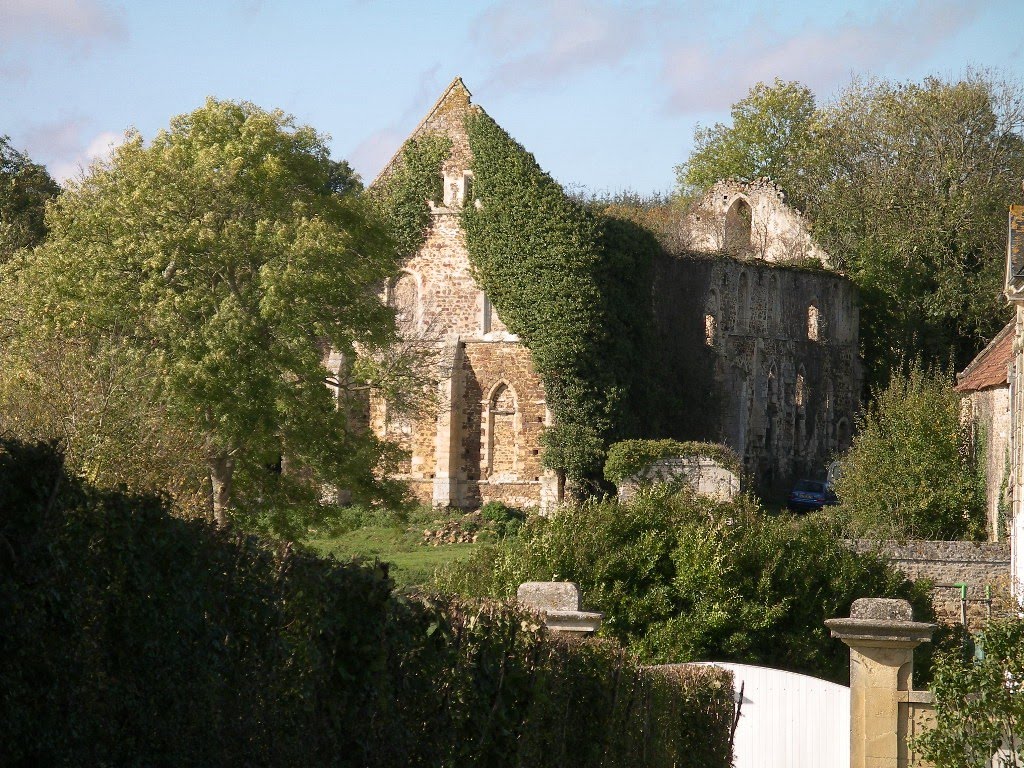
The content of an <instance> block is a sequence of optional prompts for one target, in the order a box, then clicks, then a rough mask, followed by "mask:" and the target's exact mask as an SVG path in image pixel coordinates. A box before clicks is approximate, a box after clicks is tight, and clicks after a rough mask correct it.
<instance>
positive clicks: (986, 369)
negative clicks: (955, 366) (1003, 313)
mask: <svg viewBox="0 0 1024 768" xmlns="http://www.w3.org/2000/svg"><path fill="white" fill-rule="evenodd" d="M1016 324H1017V321H1016V320H1011V321H1010V322H1008V323H1007V324H1006V327H1005V328H1003V330H1001V331H1000V332H999V333H997V334H996V337H995V338H994V339H992V341H990V342H989V344H988V346H987V347H985V348H984V349H983V350H981V352H979V353H978V356H977V357H976V358H974V359H973V360H972V361H971V364H970V365H968V366H967V367H966V368H964V370H963V372H962V373H959V374H957V377H956V378H957V385H956V391H957V392H977V391H979V390H982V389H989V388H991V387H1005V386H1007V385H1008V384H1009V381H1008V378H1007V366H1008V365H1009V364H1010V360H1011V359H1012V358H1013V337H1014V328H1015V326H1016Z"/></svg>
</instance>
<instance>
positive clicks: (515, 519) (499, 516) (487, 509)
mask: <svg viewBox="0 0 1024 768" xmlns="http://www.w3.org/2000/svg"><path fill="white" fill-rule="evenodd" d="M480 517H481V518H483V520H484V521H485V522H488V523H490V524H491V525H492V526H493V528H494V532H495V533H496V534H497V535H498V537H499V538H505V537H506V536H509V535H512V534H515V533H516V532H517V531H518V530H519V528H520V527H521V526H522V524H523V521H524V520H526V513H525V512H523V510H521V509H516V508H515V507H509V506H507V505H505V504H503V503H502V502H500V501H488V502H487V503H486V504H484V505H483V506H482V507H480Z"/></svg>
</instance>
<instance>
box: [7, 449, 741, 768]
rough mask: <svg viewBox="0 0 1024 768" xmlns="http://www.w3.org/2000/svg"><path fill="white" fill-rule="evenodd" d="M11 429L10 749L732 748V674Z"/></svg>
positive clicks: (551, 753)
mask: <svg viewBox="0 0 1024 768" xmlns="http://www.w3.org/2000/svg"><path fill="white" fill-rule="evenodd" d="M391 586H392V585H391V582H390V580H389V579H388V578H387V573H386V569H384V568H382V567H375V568H366V567H360V566H356V565H352V564H342V563H338V562H337V561H333V560H324V559H320V558H316V557H313V556H311V555H309V554H307V553H305V552H303V551H301V550H299V549H296V548H294V547H293V546H292V545H289V544H282V543H275V542H269V541H265V540H260V539H257V538H255V537H252V536H242V535H238V534H237V533H235V532H233V531H231V530H225V529H217V528H214V527H212V526H211V525H209V524H208V523H206V522H203V521H184V520H181V519H178V518H175V517H172V516H170V515H169V514H168V513H167V509H166V508H165V504H164V502H163V500H161V499H158V498H153V497H144V496H132V495H127V494H124V493H120V492H112V491H102V490H97V489H95V488H92V487H90V486H88V485H85V484H83V483H82V482H80V481H78V480H75V479H74V478H72V477H70V476H69V475H68V474H67V473H66V472H65V471H64V469H63V466H62V463H61V461H60V459H59V457H58V456H57V455H56V454H55V453H54V452H53V451H52V450H50V449H48V448H45V447H27V446H24V445H18V444H12V443H11V444H4V445H3V446H0V654H2V658H3V659H4V664H3V665H0V764H2V765H53V766H71V765H153V764H160V765H163V764H180V765H250V766H293V765H299V764H310V765H325V766H326V765H359V766H371V767H373V768H376V767H378V766H380V767H383V766H395V765H409V766H455V765H460V766H461V765H470V766H473V765H482V766H496V767H497V768H502V767H503V766H531V767H532V766H555V765H559V766H561V765H565V764H566V763H571V764H574V765H580V766H597V765H601V766H627V765H629V766H633V765H644V766H665V768H668V766H682V767H683V768H688V767H689V766H694V767H696V766H710V767H711V768H726V766H728V765H729V759H730V754H729V752H730V747H729V726H730V722H731V717H732V691H731V684H730V676H729V675H728V674H727V673H724V672H722V671H720V670H692V671H686V670H682V671H671V670H670V671H652V670H644V669H641V668H640V667H638V666H637V664H636V662H635V661H633V660H632V658H631V657H630V656H629V655H627V654H626V653H625V652H624V651H623V650H622V649H621V648H620V647H618V646H616V645H615V644H611V643H606V642H604V643H602V642H596V643H595V642H579V641H572V640H562V639H559V638H554V637H551V636H550V635H549V633H548V632H547V631H546V630H544V629H543V627H542V626H541V624H540V622H539V621H538V619H537V617H536V616H535V615H533V614H529V613H525V612H523V611H521V610H518V609H516V608H515V607H514V606H511V605H508V604H494V603H474V604H464V603H461V602H459V601H457V600H455V599H454V598H431V597H424V596H407V597H399V596H394V595H392V594H391Z"/></svg>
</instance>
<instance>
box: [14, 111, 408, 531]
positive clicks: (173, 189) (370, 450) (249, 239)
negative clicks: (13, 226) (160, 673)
mask: <svg viewBox="0 0 1024 768" xmlns="http://www.w3.org/2000/svg"><path fill="white" fill-rule="evenodd" d="M339 173H341V171H340V170H339V166H338V164H336V163H332V161H330V159H329V156H328V152H327V148H326V145H325V144H324V141H323V139H322V137H320V136H319V135H317V134H316V132H315V131H313V130H312V129H311V128H308V127H304V126H296V125H295V124H294V121H293V119H292V118H290V117H288V116H287V115H285V114H284V113H282V112H280V111H274V112H266V111H263V110H261V109H259V108H258V107H256V106H255V105H253V104H249V103H235V102H227V101H217V100H215V99H209V100H208V101H207V103H206V105H205V106H204V107H202V108H201V109H198V110H196V111H195V112H192V113H190V114H188V115H181V116H179V117H176V118H174V119H173V120H172V121H171V128H170V130H168V131H163V132H161V133H159V134H158V135H157V136H156V137H155V138H154V139H153V140H152V142H151V143H150V144H149V145H146V144H145V143H144V142H143V140H142V137H141V136H139V135H137V134H133V135H129V137H128V140H127V141H126V142H125V144H123V145H122V146H121V147H119V148H118V149H117V150H116V151H115V153H114V155H113V157H112V159H111V160H110V161H109V162H106V163H104V164H100V165H96V166H94V167H93V168H92V169H90V172H89V173H88V174H87V175H86V176H85V177H84V178H83V179H81V180H80V181H79V182H76V183H73V184H72V185H71V186H70V187H69V188H68V190H67V191H66V193H65V194H64V195H62V197H61V198H60V200H59V201H58V203H57V204H56V205H54V206H53V208H52V211H51V213H50V219H49V221H50V224H51V227H52V236H51V237H50V239H49V241H48V242H47V243H46V244H45V245H44V246H43V247H41V248H39V249H38V250H37V251H35V252H34V253H32V254H31V255H30V256H28V257H26V259H25V260H24V262H23V263H19V264H18V265H16V266H15V267H14V268H12V269H10V270H8V275H7V278H6V281H5V284H4V295H3V296H2V303H3V306H4V308H5V309H6V311H5V313H4V314H5V315H6V316H7V317H8V318H9V320H8V321H7V326H6V328H5V331H6V333H7V334H8V335H9V336H10V337H11V338H12V343H11V344H10V345H7V346H6V347H5V349H4V351H3V354H4V355H5V358H6V360H5V367H10V368H13V369H14V370H16V371H21V372H24V373H26V374H27V375H30V376H34V378H35V379H36V380H37V381H39V380H40V378H41V377H40V376H37V375H36V371H35V370H34V366H35V364H36V362H35V361H36V360H37V358H38V354H37V351H38V350H39V348H40V347H46V346H48V345H52V344H56V343H58V341H59V340H61V339H64V340H67V341H70V342H73V343H82V344H84V345H86V346H88V347H90V348H92V349H96V348H100V347H113V348H121V349H124V350H125V354H124V355H122V356H121V359H123V360H125V361H129V360H130V361H131V362H132V365H131V366H128V365H127V363H125V366H124V367H122V368H121V369H120V374H121V376H122V377H123V380H124V381H130V382H132V386H131V387H130V389H132V390H133V391H138V390H139V389H142V390H143V391H144V393H145V394H144V395H143V396H144V398H145V399H146V400H155V401H156V402H157V403H158V404H159V410H160V412H161V413H162V414H163V416H164V418H165V419H166V421H167V424H168V429H171V430H176V431H179V432H181V431H184V432H187V433H189V434H191V435H195V436H197V437H198V440H197V441H196V442H198V444H199V446H200V448H199V449H198V450H197V452H199V453H202V454H205V460H207V461H208V463H209V472H210V473H211V475H216V474H217V473H218V472H219V471H220V470H218V469H217V468H218V467H219V468H221V469H225V470H226V472H227V474H226V475H225V476H224V477H219V478H218V477H214V478H213V482H214V484H215V485H217V484H220V485H221V486H222V487H223V488H224V489H225V490H226V491H227V492H228V496H226V497H223V498H222V497H220V496H218V495H217V494H216V493H215V494H214V500H215V506H218V509H217V513H218V516H220V517H222V518H223V516H224V515H226V514H227V512H228V510H229V508H230V507H231V506H232V503H233V502H242V501H245V503H246V505H248V507H247V509H245V510H242V509H237V510H236V511H237V512H239V514H240V515H241V517H240V519H246V520H249V521H253V520H255V519H261V517H260V516H261V513H260V511H259V508H260V507H261V506H262V505H264V504H265V503H266V500H267V499H269V498H271V497H273V498H275V503H280V504H284V505H285V507H287V506H288V502H287V498H288V494H287V493H284V489H285V488H292V489H293V490H294V491H295V492H296V494H298V495H296V496H293V497H292V498H293V501H294V502H295V503H296V504H298V505H299V506H300V507H304V508H306V509H309V508H312V509H316V507H317V506H318V502H317V501H316V499H317V498H318V497H319V495H320V494H319V492H310V491H312V490H313V489H319V488H320V487H322V486H324V485H333V486H341V487H346V488H349V489H351V490H352V491H353V492H354V493H356V494H357V495H363V496H365V497H368V498H375V497H376V498H379V497H380V496H381V495H382V494H384V493H385V492H386V493H387V494H388V496H389V498H390V497H391V491H393V488H390V487H388V486H387V485H386V484H385V483H384V482H376V481H375V480H374V478H377V479H378V480H381V479H382V474H381V470H382V469H383V466H386V464H387V452H386V451H385V450H384V449H383V448H382V447H381V446H379V445H378V444H377V441H376V440H375V438H374V437H373V435H372V434H368V433H366V432H365V431H363V430H358V429H354V428H352V427H351V426H350V425H349V423H348V420H347V417H346V412H345V410H344V409H339V408H338V407H337V406H338V398H339V397H340V398H341V399H344V398H345V397H346V395H347V393H345V392H340V393H339V392H334V393H332V391H331V390H330V389H329V388H328V387H327V386H326V383H327V376H328V371H327V370H326V368H325V367H324V365H323V357H324V351H325V349H326V348H328V347H330V348H333V349H335V350H339V351H341V352H343V353H345V354H347V355H348V356H349V358H354V357H355V352H354V350H355V349H356V348H359V349H361V350H365V351H366V352H367V353H372V352H373V351H375V350H377V349H379V348H382V347H385V346H387V345H389V344H390V343H392V342H393V341H394V340H395V332H394V324H393V317H392V314H391V312H390V311H389V310H388V309H387V308H386V307H385V306H383V304H382V302H381V301H380V299H379V298H378V296H377V295H376V293H375V291H374V290H373V285H374V284H375V283H378V282H379V281H381V280H383V279H384V278H385V277H386V276H387V275H389V274H390V273H391V272H392V271H393V270H394V268H395V265H396V261H395V258H396V257H395V251H394V246H393V243H392V241H391V239H390V237H389V236H388V235H387V233H386V231H385V230H384V228H383V227H382V226H381V225H380V224H378V223H377V222H376V219H375V215H374V214H373V212H372V211H371V209H370V206H369V204H368V203H367V202H366V201H364V200H362V199H361V198H359V197H356V196H355V195H353V194H345V195H338V194H334V192H333V191H332V190H333V189H334V188H335V187H338V186H339V185H341V186H342V187H344V188H346V189H347V188H350V187H352V184H351V180H349V181H345V179H344V178H342V176H343V174H342V176H339ZM55 386H57V384H56V383H55ZM147 387H150V388H151V389H147ZM5 391H6V394H5V395H4V396H5V397H6V398H7V402H6V405H7V406H8V407H11V406H12V405H13V404H14V402H13V398H16V397H19V396H20V394H19V393H20V392H22V390H21V389H19V388H18V387H16V386H9V387H7V388H6V390H5ZM0 392H2V390H0ZM43 394H44V396H45V397H47V398H48V399H50V401H51V403H52V408H51V412H52V417H51V419H52V420H54V421H61V420H65V419H66V418H67V417H68V416H67V413H66V412H61V410H60V409H61V408H63V407H65V406H64V405H58V403H57V402H55V399H56V398H54V394H53V392H52V388H46V387H44V388H43ZM112 396H116V395H112ZM84 407H85V408H91V407H93V406H92V405H88V404H86V405H84ZM83 415H84V414H81V413H78V414H76V415H75V416H73V417H72V418H81V417H82V416H83ZM34 428H35V427H31V428H30V426H29V425H27V424H26V425H25V432H23V434H33V432H32V431H31V429H34ZM34 434H38V433H34ZM107 437H108V438H109V440H110V442H109V443H107V444H106V445H105V446H97V447H96V449H95V450H94V451H92V453H96V452H98V451H100V450H103V449H106V450H116V451H119V452H124V451H125V450H128V451H129V452H135V451H139V452H143V453H145V452H147V451H149V450H150V446H149V445H148V444H147V443H146V442H145V441H144V440H142V441H139V440H136V441H131V442H129V443H128V446H130V448H129V447H128V446H123V445H115V444H114V441H115V440H116V439H117V438H115V437H114V436H112V435H109V434H108V435H107ZM75 439H76V440H80V439H88V435H81V436H79V435H78V434H77V433H76V435H75ZM79 446H80V442H78V443H76V444H74V445H69V449H70V453H71V455H72V456H73V457H76V456H77V455H78V454H79V453H80V449H79ZM282 454H283V455H286V456H287V457H288V466H289V470H290V472H291V477H290V478H289V479H288V480H287V481H284V482H282V481H281V480H280V478H279V477H278V476H277V475H276V473H268V472H267V471H265V470H262V471H261V470H260V469H259V468H260V467H262V466H264V465H266V464H267V463H268V460H267V457H268V456H274V457H276V456H278V455H282ZM382 456H383V457H385V460H384V465H382V466H378V462H379V461H380V459H381V457H382ZM269 463H276V459H275V461H273V462H269ZM232 467H239V468H240V469H241V470H242V471H241V472H240V474H239V483H237V484H235V485H234V491H235V494H234V498H233V499H232V498H231V495H230V489H231V488H232V477H231V472H232V470H231V468H232ZM132 484H133V486H134V487H147V486H146V485H145V484H140V483H137V482H135V481H134V479H133V482H132ZM302 488H305V489H306V491H307V492H305V493H299V491H300V490H301V489H302ZM300 500H301V501H300ZM254 505H255V506H254ZM310 505H311V507H310ZM236 506H237V505H236ZM263 519H266V518H263ZM297 527H301V526H286V527H285V528H282V527H281V522H280V521H279V523H276V524H275V526H274V529H275V530H277V531H278V532H282V533H283V532H286V531H287V532H294V530H295V529H296V528H297Z"/></svg>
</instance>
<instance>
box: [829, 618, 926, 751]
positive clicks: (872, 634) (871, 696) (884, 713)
mask: <svg viewBox="0 0 1024 768" xmlns="http://www.w3.org/2000/svg"><path fill="white" fill-rule="evenodd" d="M913 618H914V616H913V612H912V610H911V608H910V603H908V602H907V601H906V600H888V599H882V598H862V599H860V600H855V601H854V603H853V607H852V608H851V609H850V618H848V619H829V620H828V621H826V622H825V624H826V626H828V628H829V629H831V630H832V637H837V638H839V639H840V640H842V641H843V642H844V643H846V644H847V645H848V646H850V768H897V766H898V765H901V764H902V762H903V760H902V759H901V755H905V754H906V745H905V744H901V743H900V737H901V731H903V732H904V733H905V729H901V727H900V703H901V702H906V701H907V700H908V697H909V695H910V694H909V692H910V691H912V690H913V683H912V678H913V669H914V648H916V647H917V646H918V645H920V644H921V643H926V642H928V641H930V640H931V637H932V632H933V631H934V630H935V625H934V624H925V623H922V622H918V621H914V620H913ZM904 759H905V758H904Z"/></svg>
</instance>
